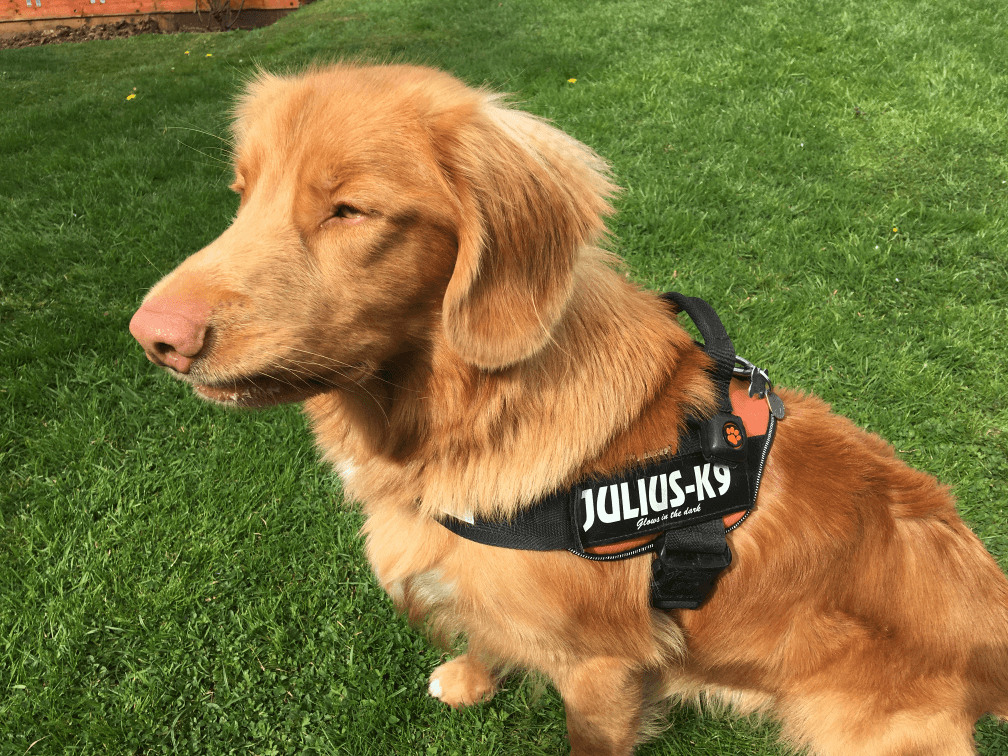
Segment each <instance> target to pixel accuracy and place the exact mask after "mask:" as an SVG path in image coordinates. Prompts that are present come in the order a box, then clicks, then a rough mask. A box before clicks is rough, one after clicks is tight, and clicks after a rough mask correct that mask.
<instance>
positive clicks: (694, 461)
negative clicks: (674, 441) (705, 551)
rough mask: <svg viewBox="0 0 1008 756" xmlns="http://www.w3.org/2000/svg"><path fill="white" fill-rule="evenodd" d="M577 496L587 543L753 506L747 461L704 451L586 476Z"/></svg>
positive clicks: (576, 516) (578, 520) (579, 527)
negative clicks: (712, 457)
mask: <svg viewBox="0 0 1008 756" xmlns="http://www.w3.org/2000/svg"><path fill="white" fill-rule="evenodd" d="M576 494H577V495H576V497H575V499H574V501H573V507H574V522H575V524H576V525H577V532H578V536H579V537H580V539H581V545H582V546H583V547H586V548H587V547H590V546H603V545H606V544H610V543H615V542H617V541H623V540H626V539H628V538H634V537H636V536H640V535H647V534H650V533H658V532H661V531H664V530H669V529H670V528H677V527H682V526H685V525H690V524H693V523H697V522H705V521H708V520H713V519H716V518H718V517H723V516H724V515H726V514H730V513H732V512H741V511H742V510H745V509H748V508H749V506H750V498H749V478H748V476H747V475H746V469H745V465H739V466H737V467H729V466H727V465H721V464H718V463H716V462H710V461H708V460H707V459H706V458H705V457H704V455H703V453H699V452H698V453H696V454H689V455H684V456H681V457H673V458H671V459H666V460H662V461H659V462H655V463H652V464H650V465H648V466H647V467H644V468H638V469H637V470H630V471H628V472H627V473H626V474H625V475H624V476H622V478H615V479H613V478H610V479H607V480H595V481H587V482H585V484H584V485H583V486H580V487H579V488H578V489H577V492H576Z"/></svg>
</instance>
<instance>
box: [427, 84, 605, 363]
mask: <svg viewBox="0 0 1008 756" xmlns="http://www.w3.org/2000/svg"><path fill="white" fill-rule="evenodd" d="M432 138H433V141H434V149H435V151H436V153H437V155H438V160H439V162H440V164H441V166H442V170H443V171H444V173H445V176H446V178H447V180H448V182H449V184H450V185H451V187H452V189H453V192H454V194H455V198H456V201H457V212H458V258H457V260H456V262H455V269H454V272H453V273H452V277H451V280H450V281H449V284H448V289H447V292H446V294H445V299H444V308H443V310H442V321H443V327H444V332H445V335H446V338H447V340H448V343H449V344H450V346H451V347H452V348H453V349H454V350H455V351H456V352H457V353H458V354H459V355H460V356H461V357H462V358H463V359H464V360H466V362H468V363H470V364H472V365H476V366H478V367H480V368H484V369H489V370H494V369H499V368H504V367H507V366H508V365H512V364H514V363H517V362H520V361H521V360H523V359H526V358H528V357H531V356H532V355H534V354H535V353H536V352H538V351H539V350H540V349H541V348H542V347H543V346H545V344H546V343H547V342H548V341H549V339H550V338H551V333H552V330H553V327H554V326H555V325H556V323H557V321H558V320H559V319H560V316H561V315H562V313H563V312H564V309H565V308H566V306H567V302H568V300H569V299H570V295H571V291H572V289H573V282H574V267H575V264H576V262H577V258H578V255H579V252H580V250H581V249H582V247H584V246H585V245H588V244H593V243H594V242H596V241H598V239H599V237H600V236H601V235H602V234H603V233H604V232H605V225H604V222H603V216H604V215H606V214H608V213H609V212H611V207H610V206H609V203H608V198H609V197H610V196H611V195H612V194H613V193H614V192H615V186H613V184H611V183H610V181H609V178H608V169H607V167H606V165H605V163H604V161H603V160H602V159H601V158H600V157H598V156H597V155H596V154H595V153H594V152H592V151H591V150H590V149H588V148H587V147H586V146H585V145H583V144H581V143H580V142H578V141H576V140H574V139H572V138H571V137H569V136H567V135H566V134H564V133H563V132H561V131H559V130H557V129H555V128H553V127H552V126H550V125H548V124H547V123H545V122H544V121H542V120H540V119H538V118H536V117H534V116H531V115H529V114H527V113H523V112H521V111H517V110H511V109H508V108H506V107H504V106H503V105H502V104H500V102H499V100H498V98H496V97H494V96H488V95H485V94H482V93H481V94H480V99H479V101H478V102H477V103H474V104H470V105H468V106H462V107H458V108H455V109H453V110H452V111H451V112H448V113H443V114H442V115H441V117H440V118H439V119H438V121H437V124H436V126H435V127H434V128H433V129H432Z"/></svg>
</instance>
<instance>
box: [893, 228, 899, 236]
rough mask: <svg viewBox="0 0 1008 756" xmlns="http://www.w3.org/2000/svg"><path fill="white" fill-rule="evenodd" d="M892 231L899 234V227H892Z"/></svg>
mask: <svg viewBox="0 0 1008 756" xmlns="http://www.w3.org/2000/svg"><path fill="white" fill-rule="evenodd" d="M892 232H893V233H894V234H898V233H899V229H898V228H897V227H896V226H893V227H892Z"/></svg>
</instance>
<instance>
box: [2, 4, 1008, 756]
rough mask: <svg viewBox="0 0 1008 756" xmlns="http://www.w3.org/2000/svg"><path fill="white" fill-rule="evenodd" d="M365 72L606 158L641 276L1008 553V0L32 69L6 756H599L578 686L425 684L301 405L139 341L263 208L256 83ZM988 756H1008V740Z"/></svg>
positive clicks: (313, 12) (744, 14)
mask: <svg viewBox="0 0 1008 756" xmlns="http://www.w3.org/2000/svg"><path fill="white" fill-rule="evenodd" d="M186 50H189V54H188V55H186V54H184V53H185V51H186ZM208 53H210V54H211V57H207V54H208ZM358 56H360V57H365V58H368V59H377V60H403V61H408V62H422V63H429V64H433V65H437V66H439V67H442V68H446V69H449V70H451V71H453V72H455V73H456V74H458V75H460V76H461V77H463V78H464V79H466V80H467V81H469V82H471V83H475V84H480V83H484V82H485V83H487V84H489V85H491V86H493V87H495V88H498V89H504V90H507V91H511V92H514V93H515V94H516V97H517V99H519V100H520V101H521V102H522V103H523V106H524V107H526V108H527V109H529V110H532V111H534V112H537V113H539V114H542V115H545V116H547V117H549V118H551V119H553V120H554V121H555V122H556V123H557V125H558V126H560V127H561V128H563V129H564V130H566V131H568V132H570V133H572V134H573V135H574V136H576V137H578V138H580V139H582V140H583V141H585V142H587V143H588V144H590V145H592V146H593V147H594V148H595V149H597V150H598V151H599V152H600V153H601V154H602V155H604V156H605V157H606V158H608V159H609V160H610V161H611V162H612V165H613V167H614V171H615V174H616V176H617V178H618V180H619V182H620V184H621V185H623V186H624V187H626V190H625V192H624V193H623V194H622V196H621V198H620V199H619V202H618V208H619V213H618V215H617V216H616V217H615V218H614V219H613V221H612V223H611V226H612V229H613V231H614V233H615V236H616V237H617V239H618V242H617V248H618V250H619V251H620V252H621V253H622V254H623V255H624V256H625V257H626V258H627V260H628V261H629V264H630V270H631V272H632V275H633V276H635V277H636V278H637V279H638V280H639V281H641V282H642V283H643V284H645V285H647V286H651V287H654V288H656V289H669V288H676V289H679V290H682V291H684V292H687V293H689V294H693V295H700V296H704V297H706V298H707V299H709V301H711V302H712V303H713V304H714V305H715V307H717V309H718V311H719V312H720V314H721V316H722V318H723V319H724V321H725V323H726V325H727V327H728V330H729V332H730V333H731V334H732V336H733V338H734V340H735V344H736V346H737V348H738V349H739V351H740V353H742V354H744V355H745V356H747V357H749V358H750V359H751V360H753V361H755V362H757V363H759V364H762V365H766V366H768V367H769V368H770V369H771V371H772V375H773V376H774V378H775V380H776V381H777V382H778V383H779V384H787V385H791V386H797V387H801V388H804V389H807V390H810V391H815V392H816V393H818V394H820V395H821V396H823V397H825V398H826V399H827V400H829V401H830V402H832V403H833V405H834V407H835V408H836V409H837V410H838V411H840V412H842V413H844V414H847V415H849V416H851V417H852V418H853V419H854V420H856V421H857V422H858V423H860V424H862V425H864V426H866V427H868V428H870V429H872V430H874V431H876V432H878V433H881V434H882V435H883V436H885V437H886V438H888V439H889V440H891V441H892V442H893V443H894V444H895V445H896V446H897V448H898V449H899V450H900V454H901V455H902V456H903V457H904V458H905V459H907V460H908V461H909V462H910V463H912V464H914V465H917V466H919V467H921V468H923V469H925V470H928V471H930V472H931V473H933V474H935V475H936V476H938V477H939V478H941V479H942V480H944V481H946V482H947V483H949V484H950V485H951V486H953V487H954V489H955V491H956V493H957V495H958V497H959V500H960V510H961V512H962V513H963V516H964V517H965V518H966V519H967V520H968V521H969V523H970V524H971V525H972V526H973V528H974V529H975V530H976V531H977V533H978V534H980V536H981V537H982V538H983V539H984V541H985V542H986V544H987V546H988V548H989V549H990V550H991V552H992V553H993V554H994V555H995V557H996V558H997V559H998V561H999V562H1000V564H1001V566H1002V567H1003V568H1004V567H1008V525H1006V522H1008V379H1006V377H1005V376H1006V375H1008V357H1006V353H1008V315H1006V313H1008V286H1006V284H1008V262H1006V261H1008V252H1006V243H1008V184H1006V181H1008V157H1006V150H1005V144H1006V138H1008V131H1006V122H1008V70H1006V69H1005V67H1004V64H1003V62H1004V61H1005V60H1008V10H1006V8H1005V6H1004V4H1003V3H1002V2H1001V1H1000V0H956V1H953V0H935V1H934V2H931V3H913V2H909V1H907V2H898V1H896V0H878V1H875V2H868V1H867V0H853V1H851V2H839V0H822V1H820V2H794V1H791V0H758V1H757V0H754V1H753V2H727V1H726V0H714V1H713V2H712V1H711V0H705V1H704V2H700V1H699V0H683V1H682V2H679V3H676V4H663V3H656V2H622V3H616V2H602V1H601V0H595V1H590V0H585V2H578V3H569V2H561V1H560V0H535V1H533V0H504V1H503V2H498V1H497V0H494V1H492V2H475V0H469V1H467V2H463V1H462V0H439V2H422V1H420V0H415V1H409V0H403V1H402V2H395V3H393V2H380V1H379V0H373V1H371V2H367V1H365V0H360V1H359V2H354V1H348V2H336V1H335V0H319V2H316V3H314V4H312V5H310V6H308V7H306V8H304V9H302V10H300V11H299V12H298V13H296V14H294V15H292V16H290V17H288V18H287V19H285V20H284V21H282V22H280V23H279V24H277V25H276V26H274V27H271V28H268V29H261V30H258V31H254V32H236V33H230V34H226V35H205V36H192V35H179V36H171V37H169V36H164V37H137V38H133V39H130V40H122V41H111V42H92V43H86V44H82V45H66V46H62V47H42V48H29V49H22V50H8V51H0V413H2V421H0V474H2V477H0V515H2V517H0V754H7V753H10V754H25V753H26V752H28V751H29V748H30V753H31V754H63V753H67V754H83V753H88V754H90V753H116V754H120V753H145V754H147V753H161V752H168V753H232V752H234V753H248V754H287V753H302V752H305V753H316V752H317V753H344V754H355V755H356V754H375V755H381V756H386V755H388V754H420V755H421V756H424V755H426V756H435V755H436V756H451V755H453V754H458V755H459V756H462V755H463V754H512V753H522V754H560V753H565V752H566V751H565V744H564V724H563V715H562V708H561V705H560V702H559V699H558V698H557V696H556V695H555V693H553V692H552V691H550V690H547V691H545V692H541V691H539V690H537V689H536V687H535V686H534V685H532V684H530V683H527V682H523V681H522V680H521V679H513V680H511V681H509V682H508V683H507V685H506V686H505V690H504V692H503V693H502V694H501V695H500V696H498V698H496V699H495V700H494V702H493V703H492V704H489V705H485V706H481V707H477V708H475V709H472V710H470V711H466V712H462V713H453V712H450V711H446V710H444V709H443V708H442V707H441V706H440V705H438V704H436V703H434V702H433V701H432V700H431V699H429V698H428V697H427V696H426V694H425V693H424V689H425V684H426V675H427V673H428V671H429V670H430V669H431V668H432V667H433V666H434V665H436V664H437V663H438V660H439V659H440V658H441V656H440V653H439V652H437V651H436V650H433V649H432V648H430V647H429V646H428V645H427V643H426V642H425V641H424V640H423V638H422V637H421V636H420V635H419V634H417V633H416V632H414V631H413V630H411V629H409V628H408V627H407V626H406V625H405V623H404V622H403V621H402V620H401V619H400V618H398V617H397V616H396V615H395V613H394V611H393V610H392V608H391V606H390V604H389V602H388V600H387V599H386V598H385V597H384V595H383V594H382V593H381V591H380V590H379V589H378V588H377V587H376V585H375V583H374V580H373V578H372V577H371V575H370V572H369V570H368V567H367V564H366V562H365V560H364V557H363V554H362V551H361V544H360V541H359V539H358V538H357V535H356V533H357V529H358V528H359V526H360V519H359V515H358V513H357V512H356V511H355V509H354V508H352V507H350V506H347V505H346V504H345V503H344V502H343V500H342V498H341V492H340V487H339V483H338V481H337V480H336V479H335V478H334V476H332V475H331V473H329V472H328V471H327V470H325V469H324V468H323V467H322V465H321V464H320V463H319V462H318V461H317V458H316V453H315V451H314V449H313V446H312V441H311V438H310V436H309V433H308V432H307V429H306V426H305V422H304V420H303V419H302V417H301V415H300V414H299V413H298V412H297V410H296V409H294V408H287V409H280V410H275V411H269V412H263V413H255V414H240V413H229V412H223V411H220V410H218V409H215V408H212V407H209V406H206V405H204V404H201V403H200V402H198V401H197V400H196V399H194V398H193V397H192V396H190V395H189V393H188V392H187V390H185V389H184V388H183V387H181V386H180V385H178V384H176V383H173V382H171V381H170V380H169V379H168V378H166V377H165V376H162V375H160V374H158V373H157V371H156V370H155V369H154V368H153V367H152V366H150V365H149V364H148V363H147V362H146V360H145V359H144V358H143V356H142V354H141V352H140V349H139V348H138V347H137V346H136V344H135V343H134V342H133V341H132V339H131V338H130V336H129V334H128V333H127V323H128V322H129V318H130V316H131V314H132V312H133V310H134V309H135V308H136V306H137V304H138V303H139V301H140V298H141V297H142V295H143V293H144V291H145V290H146V289H147V288H148V287H149V286H150V285H151V284H152V283H153V282H154V281H155V280H156V279H157V278H158V277H159V276H160V275H161V274H162V273H163V272H166V271H168V270H170V269H171V268H172V267H173V266H174V265H175V264H176V263H178V262H179V261H180V260H182V259H183V258H184V257H185V256H186V255H187V254H189V253H190V252H191V251H194V250H196V249H198V248H199V247H200V246H202V245H203V244H205V243H206V242H207V241H209V240H210V239H212V238H214V237H215V236H216V235H217V234H218V233H220V231H221V230H222V229H223V228H224V227H225V226H226V225H227V223H228V220H229V218H230V217H231V215H232V214H233V212H234V210H235V205H236V200H235V199H234V198H233V197H232V196H231V194H230V192H229V191H228V190H227V184H228V183H229V182H230V177H229V173H228V169H227V165H226V160H227V150H226V145H225V144H224V143H223V142H222V141H221V137H222V136H224V135H225V133H226V124H227V120H228V108H229V102H230V98H231V97H232V95H233V93H234V91H235V89H236V87H237V86H238V85H239V83H240V82H241V81H242V80H243V78H244V77H246V76H247V75H248V74H249V73H250V72H252V71H253V70H254V69H255V67H256V66H257V65H263V66H266V67H268V68H271V69H288V68H297V67H299V66H301V65H303V64H305V63H306V62H308V61H311V60H315V59H323V60H330V59H337V58H344V57H358ZM571 78H574V79H576V80H577V81H576V82H575V83H569V82H568V79H571ZM134 88H135V90H134ZM134 91H135V93H136V98H135V99H133V100H129V101H128V100H127V99H126V98H127V95H129V94H131V93H133V92H134ZM896 229H898V230H896ZM740 642H744V639H740ZM671 725H672V726H671V728H670V730H669V732H668V733H667V734H666V736H665V737H663V738H661V739H659V740H657V741H655V742H653V743H651V744H649V745H647V746H646V747H644V748H643V749H641V752H642V753H643V754H647V755H648V756H658V755H661V756H670V755H671V754H691V755H692V754H711V755H713V754H721V755H727V754H739V753H747V754H782V753H784V751H783V750H782V749H780V747H779V746H776V745H774V736H775V732H774V728H773V727H772V726H763V725H759V724H758V723H751V722H738V721H733V720H731V719H728V718H723V717H720V716H714V715H708V716H698V715H697V714H696V713H694V712H692V711H690V710H679V711H676V712H674V713H673V715H672V718H671ZM978 741H979V743H980V751H981V753H982V754H984V756H992V755H994V754H999V755H1002V754H1008V728H1006V727H1005V726H999V725H996V724H995V723H993V722H992V721H991V720H985V721H984V722H983V723H982V724H981V726H980V729H979V733H978Z"/></svg>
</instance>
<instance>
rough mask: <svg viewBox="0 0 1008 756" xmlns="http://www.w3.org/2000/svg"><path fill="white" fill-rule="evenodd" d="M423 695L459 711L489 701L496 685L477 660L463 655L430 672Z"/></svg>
mask: <svg viewBox="0 0 1008 756" xmlns="http://www.w3.org/2000/svg"><path fill="white" fill-rule="evenodd" d="M427 692H428V693H430V694H431V695H432V696H434V698H436V699H438V700H439V701H443V702H444V703H446V704H448V705H449V706H451V707H452V708H453V709H459V708H461V707H463V706H471V705H472V704H475V703H481V702H482V701H489V700H490V699H491V698H493V694H494V693H496V692H497V681H496V680H495V679H494V678H493V675H491V674H490V671H489V670H487V668H486V667H485V666H483V664H482V663H480V662H479V661H478V660H477V659H474V658H473V657H471V656H470V655H469V654H463V655H462V656H459V657H457V658H455V659H452V660H451V661H450V662H445V663H444V664H442V665H441V666H440V667H438V668H437V669H435V670H434V671H433V672H431V676H430V684H429V685H428V686H427Z"/></svg>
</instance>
